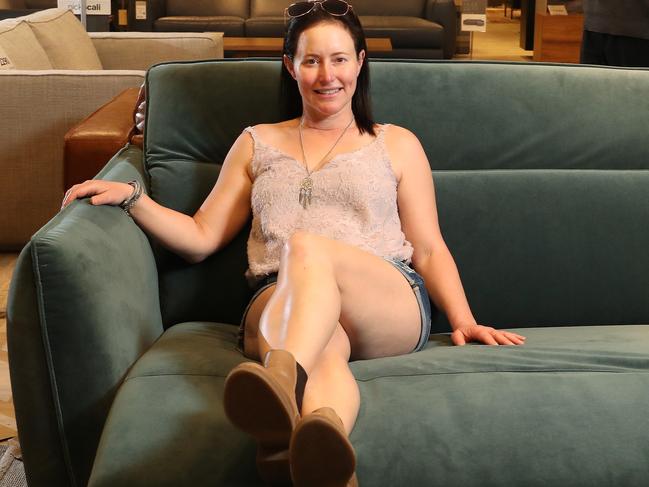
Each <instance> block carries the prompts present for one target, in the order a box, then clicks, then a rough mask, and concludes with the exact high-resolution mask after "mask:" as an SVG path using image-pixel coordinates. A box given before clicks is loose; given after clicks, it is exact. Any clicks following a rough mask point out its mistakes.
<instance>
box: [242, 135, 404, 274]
mask: <svg viewBox="0 0 649 487" xmlns="http://www.w3.org/2000/svg"><path fill="white" fill-rule="evenodd" d="M386 127H387V125H379V128H378V133H377V137H376V138H375V139H374V140H373V141H372V142H370V143H369V144H367V145H365V146H363V147H361V148H359V149H357V150H354V151H352V152H347V153H342V154H338V155H336V156H334V157H333V158H332V159H331V160H330V161H329V162H327V163H326V164H325V165H324V166H322V167H321V168H320V169H318V170H317V171H315V172H313V173H311V179H312V180H313V193H312V199H311V204H310V205H308V207H307V208H303V207H302V205H300V202H299V193H300V185H301V184H302V180H303V179H304V178H305V177H306V175H307V172H306V169H305V167H304V165H303V164H302V162H300V161H297V160H296V159H294V158H293V157H290V156H289V155H287V154H285V153H283V152H282V151H280V150H279V149H277V148H275V147H272V146H270V145H268V144H266V143H264V142H263V141H262V140H260V139H259V136H258V135H257V133H256V132H255V129H254V127H248V128H246V129H245V132H248V133H249V134H250V135H251V136H252V139H253V143H254V153H253V158H252V176H253V184H252V196H251V206H252V229H251V231H250V237H249V238H248V265H249V266H250V267H249V269H248V272H247V275H248V277H249V278H250V279H251V280H253V281H255V280H257V279H260V278H261V277H263V276H264V275H268V274H271V273H274V272H277V270H278V269H279V259H280V255H281V252H282V247H283V246H284V243H285V242H286V241H287V240H288V238H289V237H290V236H291V235H292V234H293V233H295V232H296V231H298V230H302V231H306V232H309V233H313V234H317V235H322V236H324V237H328V238H331V239H334V240H338V241H341V242H345V243H347V244H350V245H354V246H356V247H358V248H360V249H363V250H365V251H367V252H371V253H373V254H375V255H378V256H380V257H384V258H389V259H396V260H402V261H406V262H410V258H411V257H412V252H413V249H412V245H411V244H410V242H408V241H407V240H406V238H405V235H404V234H403V231H402V230H401V221H400V220H399V211H398V208H397V179H396V176H395V175H394V172H393V170H392V166H391V164H390V158H389V156H388V153H387V149H386V147H385V140H384V138H385V128H386Z"/></svg>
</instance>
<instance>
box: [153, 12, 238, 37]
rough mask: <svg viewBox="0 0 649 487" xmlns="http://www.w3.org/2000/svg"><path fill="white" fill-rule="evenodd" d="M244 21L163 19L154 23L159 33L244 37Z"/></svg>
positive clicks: (196, 18) (189, 18)
mask: <svg viewBox="0 0 649 487" xmlns="http://www.w3.org/2000/svg"><path fill="white" fill-rule="evenodd" d="M243 25H244V19H242V18H241V17H224V16H201V17H177V16H176V17H161V18H159V19H157V20H156V21H155V22H154V23H153V28H154V30H156V31H158V32H223V35H224V36H227V37H243V36H244V26H243Z"/></svg>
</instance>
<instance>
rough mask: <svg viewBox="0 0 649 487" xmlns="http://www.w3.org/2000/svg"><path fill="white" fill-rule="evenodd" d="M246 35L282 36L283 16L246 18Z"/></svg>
mask: <svg viewBox="0 0 649 487" xmlns="http://www.w3.org/2000/svg"><path fill="white" fill-rule="evenodd" d="M246 36H248V37H284V17H253V18H250V19H247V20H246Z"/></svg>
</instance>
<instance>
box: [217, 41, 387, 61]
mask: <svg viewBox="0 0 649 487" xmlns="http://www.w3.org/2000/svg"><path fill="white" fill-rule="evenodd" d="M283 47H284V39H282V38H281V37H224V38H223V51H225V55H226V57H249V56H280V55H281V54H282V48H283ZM367 49H368V51H369V53H370V55H371V54H372V53H375V52H386V51H391V50H392V42H391V41H390V39H389V38H383V37H368V38H367Z"/></svg>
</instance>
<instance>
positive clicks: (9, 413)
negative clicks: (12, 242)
mask: <svg viewBox="0 0 649 487" xmlns="http://www.w3.org/2000/svg"><path fill="white" fill-rule="evenodd" d="M16 257H17V255H16V254H0V441H2V440H6V439H8V438H12V437H14V436H16V435H17V433H16V419H15V415H14V404H13V401H12V398H11V384H10V382H9V359H8V357H7V312H6V310H7V294H8V292H9V282H10V280H11V274H12V272H13V269H14V265H15V263H16Z"/></svg>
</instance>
